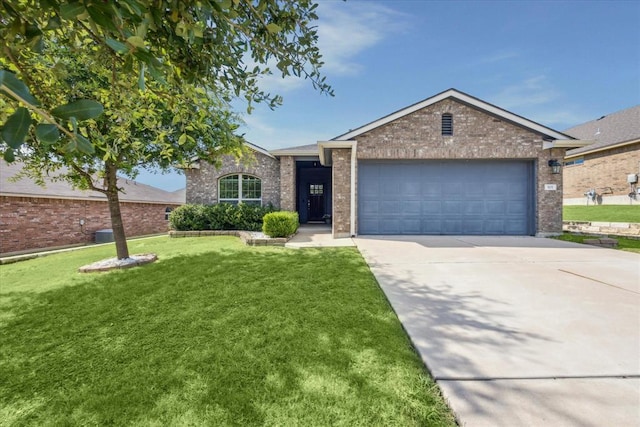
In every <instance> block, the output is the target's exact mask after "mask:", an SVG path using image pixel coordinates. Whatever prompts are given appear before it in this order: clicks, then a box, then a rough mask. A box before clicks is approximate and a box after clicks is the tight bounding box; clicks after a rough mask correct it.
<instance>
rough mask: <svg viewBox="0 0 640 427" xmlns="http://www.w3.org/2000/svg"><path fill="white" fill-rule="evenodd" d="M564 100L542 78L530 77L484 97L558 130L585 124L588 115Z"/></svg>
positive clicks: (556, 90) (562, 96) (547, 81)
mask: <svg viewBox="0 0 640 427" xmlns="http://www.w3.org/2000/svg"><path fill="white" fill-rule="evenodd" d="M564 98H565V97H564V94H563V93H562V91H560V90H558V89H556V88H555V87H554V86H553V84H552V83H551V82H549V80H548V79H547V77H546V76H545V75H538V76H535V77H530V78H528V79H525V80H524V81H522V82H520V83H517V84H513V85H510V86H507V87H506V88H504V89H503V90H502V91H500V92H498V93H497V94H496V95H494V96H492V97H488V99H490V100H491V101H490V102H491V103H493V104H496V105H499V106H500V107H502V108H505V109H507V110H510V111H513V112H514V113H516V114H520V115H522V116H524V117H527V118H529V119H531V120H534V121H536V122H538V123H541V124H543V125H545V126H549V127H552V128H557V129H558V130H562V129H566V128H568V127H570V126H574V125H576V124H579V123H583V122H586V121H588V120H589V117H591V115H590V114H588V113H585V111H584V109H583V108H579V107H576V106H575V105H572V104H571V103H567V102H565V101H564Z"/></svg>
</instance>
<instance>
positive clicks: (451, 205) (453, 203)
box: [442, 200, 464, 215]
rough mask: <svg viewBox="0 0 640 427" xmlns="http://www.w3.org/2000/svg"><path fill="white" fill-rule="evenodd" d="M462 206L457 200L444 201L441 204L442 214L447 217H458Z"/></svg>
mask: <svg viewBox="0 0 640 427" xmlns="http://www.w3.org/2000/svg"><path fill="white" fill-rule="evenodd" d="M463 207H464V205H463V203H462V201H458V200H445V201H444V202H442V213H443V214H445V215H446V214H449V215H458V214H460V212H461V211H462V209H463Z"/></svg>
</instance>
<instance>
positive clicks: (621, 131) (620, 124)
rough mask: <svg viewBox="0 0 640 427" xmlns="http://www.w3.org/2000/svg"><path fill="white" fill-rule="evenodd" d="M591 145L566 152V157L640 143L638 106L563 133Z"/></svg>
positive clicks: (639, 112) (639, 111)
mask: <svg viewBox="0 0 640 427" xmlns="http://www.w3.org/2000/svg"><path fill="white" fill-rule="evenodd" d="M564 132H565V133H566V134H568V135H571V136H573V137H575V138H579V139H586V140H593V141H595V142H594V143H593V144H590V145H587V146H585V147H581V148H576V149H574V150H569V151H567V157H572V156H575V155H578V154H585V153H591V152H596V151H602V150H607V149H611V148H614V147H617V146H620V145H626V144H632V143H635V142H640V105H636V106H635V107H630V108H627V109H625V110H621V111H617V112H615V113H612V114H608V115H606V116H602V117H600V118H599V119H595V120H591V121H589V122H586V123H582V124H581V125H578V126H574V127H572V128H569V129H567V130H565V131H564Z"/></svg>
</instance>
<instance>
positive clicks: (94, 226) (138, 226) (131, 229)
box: [0, 196, 179, 255]
mask: <svg viewBox="0 0 640 427" xmlns="http://www.w3.org/2000/svg"><path fill="white" fill-rule="evenodd" d="M120 206H121V210H122V217H123V221H124V225H125V231H126V234H127V236H128V237H132V236H142V235H147V234H156V233H164V232H166V231H167V230H168V229H169V223H168V221H166V220H165V219H164V218H165V209H166V208H167V207H171V208H175V207H177V206H179V205H178V204H152V203H134V202H121V205H120ZM80 219H84V221H85V224H84V226H83V227H82V228H81V227H80ZM106 228H111V219H110V217H109V208H108V206H107V202H106V201H93V200H71V199H50V198H37V197H12V196H0V253H2V254H3V255H4V254H7V253H11V252H18V251H28V250H34V249H45V248H51V247H57V246H66V245H74V244H82V243H92V242H94V241H95V232H96V230H102V229H106Z"/></svg>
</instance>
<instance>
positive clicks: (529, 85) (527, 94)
mask: <svg viewBox="0 0 640 427" xmlns="http://www.w3.org/2000/svg"><path fill="white" fill-rule="evenodd" d="M558 96H559V92H558V91H557V90H555V89H554V88H553V87H552V85H551V84H549V82H548V81H547V78H546V76H544V75H540V76H536V77H531V78H528V79H526V80H525V81H523V82H521V83H518V84H514V85H511V86H507V87H506V88H504V89H503V90H502V91H500V92H499V93H498V94H496V95H495V96H493V97H492V99H493V100H494V103H495V104H497V105H500V106H501V107H502V108H506V109H512V108H522V107H530V106H533V105H541V104H548V103H549V102H551V101H553V100H555V99H557V98H558Z"/></svg>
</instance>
